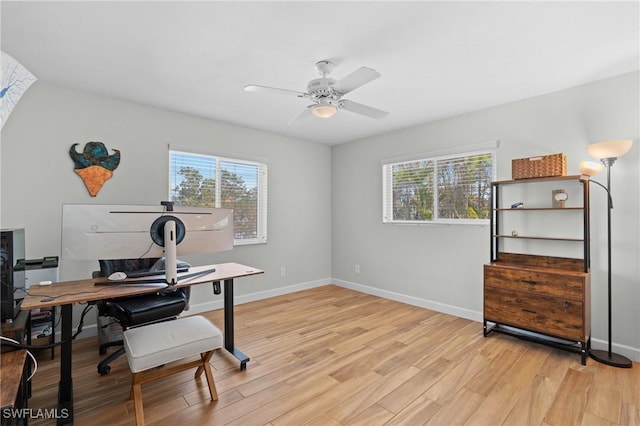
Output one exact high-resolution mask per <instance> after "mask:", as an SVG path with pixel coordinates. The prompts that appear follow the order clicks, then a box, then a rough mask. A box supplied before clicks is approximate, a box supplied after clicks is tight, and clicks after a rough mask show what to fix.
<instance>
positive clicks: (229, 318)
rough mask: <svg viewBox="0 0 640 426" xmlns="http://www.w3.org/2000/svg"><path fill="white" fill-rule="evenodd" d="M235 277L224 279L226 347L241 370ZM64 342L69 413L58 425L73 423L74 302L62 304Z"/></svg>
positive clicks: (61, 390) (62, 404) (62, 386)
mask: <svg viewBox="0 0 640 426" xmlns="http://www.w3.org/2000/svg"><path fill="white" fill-rule="evenodd" d="M233 308H234V304H233V278H229V279H225V280H224V348H225V349H226V350H227V351H228V352H229V353H231V354H232V355H233V356H234V357H236V358H237V359H238V360H239V361H240V370H241V371H244V370H246V369H247V362H248V361H249V357H248V356H246V355H245V354H244V353H242V352H241V351H240V350H238V349H237V348H236V347H235V336H234V328H233ZM61 316H62V326H61V329H62V330H61V332H62V344H61V347H60V382H59V384H58V409H59V410H60V412H61V413H68V416H67V417H66V418H61V417H63V416H60V417H59V418H58V419H57V424H58V425H68V424H73V377H72V375H71V371H72V367H71V364H72V343H73V341H72V335H73V304H67V305H62V308H61Z"/></svg>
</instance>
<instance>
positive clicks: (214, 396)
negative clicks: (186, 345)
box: [195, 351, 218, 401]
mask: <svg viewBox="0 0 640 426" xmlns="http://www.w3.org/2000/svg"><path fill="white" fill-rule="evenodd" d="M212 355H213V351H209V352H204V353H201V354H200V358H201V359H202V364H200V366H199V367H198V369H197V370H196V374H195V376H196V377H199V376H200V375H202V372H203V371H204V375H205V376H206V378H207V385H209V395H210V396H211V400H212V401H217V400H218V391H217V389H216V382H215V381H214V380H213V373H212V372H211V364H209V361H210V360H211V356H212Z"/></svg>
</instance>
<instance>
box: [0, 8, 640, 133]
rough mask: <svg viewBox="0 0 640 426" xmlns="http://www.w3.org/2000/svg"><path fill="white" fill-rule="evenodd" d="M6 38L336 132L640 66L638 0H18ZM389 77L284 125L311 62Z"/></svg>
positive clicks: (60, 75) (64, 76)
mask: <svg viewBox="0 0 640 426" xmlns="http://www.w3.org/2000/svg"><path fill="white" fill-rule="evenodd" d="M0 7H1V9H0V13H1V15H2V39H1V42H2V50H4V51H6V52H7V53H9V54H10V55H12V56H13V57H15V58H16V59H17V60H18V61H19V62H20V63H22V64H23V65H24V66H26V67H27V68H28V69H29V70H30V71H31V72H32V73H33V74H35V76H36V77H37V78H38V79H39V80H40V81H45V82H48V83H54V84H58V85H62V86H66V87H70V88H76V89H81V90H86V91H90V92H95V93H99V94H103V95H107V96H113V97H116V98H122V99H126V100H129V101H133V102H139V103H142V104H146V105H151V106H154V107H159V108H163V109H168V110H173V111H180V112H184V113H188V114H193V115H197V116H201V117H206V118H210V119H213V120H219V121H223V122H229V123H235V124H239V125H242V126H245V127H250V128H255V129H260V130H265V131H268V132H273V133H276V134H281V135H287V136H290V137H293V138H297V139H304V140H309V141H316V142H321V143H326V144H337V143H342V142H346V141H351V140H355V139H359V138H363V137H368V136H372V135H377V134H383V133H387V132H390V131H394V130H398V129H401V128H406V127H410V126H415V125H418V124H421V123H426V122H431V121H434V120H438V119H442V118H446V117H451V116H455V115H459V114H463V113H466V112H470V111H475V110H479V109H483V108H487V107H490V106H493V105H499V104H504V103H507V102H512V101H515V100H518V99H523V98H527V97H531V96H536V95H539V94H543V93H549V92H553V91H557V90H561V89H564V88H568V87H572V86H577V85H580V84H584V83H587V82H591V81H595V80H599V79H603V78H607V77H611V76H614V75H619V74H623V73H626V72H629V71H633V70H637V69H639V62H640V48H639V44H640V41H639V37H640V12H639V3H638V1H627V2H618V3H616V2H612V1H603V2H563V1H558V2H477V1H476V2H453V1H449V2H445V1H440V2H416V1H413V2H398V1H394V2H391V1H375V2H362V1H340V2H338V1H333V2H332V1H322V2H305V1H302V2H272V1H258V2H238V1H236V2H215V1H209V2H186V1H172V2H169V1H164V2H149V1H139V2H54V1H45V2H10V1H4V0H3V1H2V3H1V6H0ZM323 59H329V60H331V61H333V62H334V63H335V64H336V68H335V70H334V71H333V73H332V75H331V77H333V78H336V79H340V78H342V77H344V76H346V75H347V74H349V73H350V72H352V71H354V70H355V69H357V68H359V67H361V66H368V67H371V68H374V69H376V70H378V71H379V72H380V73H381V74H382V77H381V78H379V79H377V80H374V81H372V82H371V83H368V84H367V85H365V86H362V87H360V88H358V89H356V90H354V91H353V92H351V93H349V94H348V95H347V96H345V98H348V99H351V100H353V101H356V102H359V103H364V104H367V105H370V106H373V107H376V108H379V109H383V110H386V111H389V112H390V115H389V116H388V117H386V118H384V119H382V120H373V119H370V118H367V117H363V116H359V115H356V114H353V113H351V112H348V111H340V112H339V113H338V114H337V115H336V116H334V117H332V118H330V119H317V118H315V117H313V118H312V119H311V120H308V121H306V122H304V123H301V124H297V125H289V124H288V122H289V120H290V119H291V118H292V117H294V116H295V115H296V114H298V112H299V111H300V110H302V109H303V108H305V107H306V106H307V105H308V104H309V102H308V101H307V100H305V99H299V98H296V97H287V96H278V95H271V94H264V93H250V92H245V91H244V90H243V88H244V86H245V85H247V84H257V85H264V86H272V87H279V88H285V89H290V90H296V91H305V89H306V85H307V82H308V81H309V80H311V79H313V78H317V77H319V76H318V74H317V73H316V70H315V67H314V64H315V62H317V61H319V60H323Z"/></svg>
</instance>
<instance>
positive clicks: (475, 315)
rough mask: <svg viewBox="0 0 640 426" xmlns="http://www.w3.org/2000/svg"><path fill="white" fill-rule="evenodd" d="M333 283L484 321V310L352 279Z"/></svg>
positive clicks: (408, 303) (397, 300) (472, 319)
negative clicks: (479, 310) (419, 296)
mask: <svg viewBox="0 0 640 426" xmlns="http://www.w3.org/2000/svg"><path fill="white" fill-rule="evenodd" d="M333 284H335V285H337V286H339V287H344V288H348V289H350V290H355V291H358V292H360V293H366V294H371V295H373V296H378V297H382V298H384V299H389V300H395V301H396V302H401V303H406V304H407V305H412V306H417V307H419V308H424V309H429V310H432V311H436V312H442V313H444V314H449V315H453V316H456V317H460V318H465V319H468V320H471V321H476V322H482V312H477V311H472V310H470V309H465V308H459V307H457V306H453V305H447V304H445V303H440V302H434V301H432V300H427V299H420V298H418V297H413V296H407V295H406V294H402V293H396V292H393V291H389V290H381V289H379V288H375V287H369V286H366V285H363V284H358V283H354V282H350V281H344V280H339V279H334V280H333Z"/></svg>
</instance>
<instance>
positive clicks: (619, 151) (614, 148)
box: [580, 140, 633, 368]
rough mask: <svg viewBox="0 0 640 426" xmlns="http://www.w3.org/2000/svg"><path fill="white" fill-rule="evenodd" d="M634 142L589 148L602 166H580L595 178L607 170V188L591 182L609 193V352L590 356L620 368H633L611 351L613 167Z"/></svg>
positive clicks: (602, 143) (622, 357)
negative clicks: (604, 168)
mask: <svg viewBox="0 0 640 426" xmlns="http://www.w3.org/2000/svg"><path fill="white" fill-rule="evenodd" d="M632 143H633V141H632V140H612V141H605V142H598V143H594V144H591V145H589V146H587V151H588V152H589V155H591V156H592V157H594V158H597V159H599V160H600V162H601V163H602V164H598V163H593V162H583V163H581V164H580V171H581V172H582V173H583V174H586V175H589V176H593V175H595V174H596V173H598V172H599V171H600V170H601V169H602V167H603V166H604V167H606V168H607V186H606V187H605V186H604V185H602V184H600V183H598V182H596V181H591V182H593V183H595V184H597V185H599V186H601V187H602V188H604V190H605V191H607V199H608V203H607V204H608V208H607V265H608V270H607V292H608V321H609V329H608V331H609V347H608V350H591V352H590V353H589V355H590V356H591V358H593V359H595V360H596V361H598V362H601V363H603V364H607V365H611V366H614V367H620V368H631V366H632V362H631V360H630V359H628V358H626V357H624V356H622V355H619V354H616V353H613V352H612V351H611V210H612V209H613V199H612V198H611V166H613V163H615V161H616V159H617V158H618V157H622V156H623V155H624V154H626V153H627V151H629V149H631V144H632Z"/></svg>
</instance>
